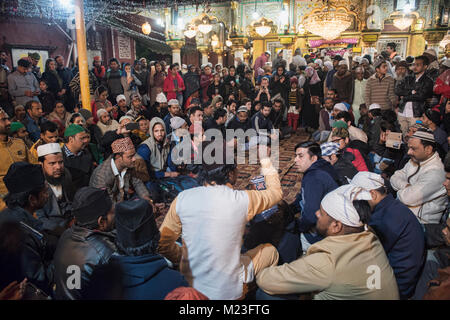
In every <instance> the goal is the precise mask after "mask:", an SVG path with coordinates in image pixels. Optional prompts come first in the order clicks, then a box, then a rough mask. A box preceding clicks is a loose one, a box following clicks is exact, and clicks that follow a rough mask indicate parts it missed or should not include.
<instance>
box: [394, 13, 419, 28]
mask: <svg viewBox="0 0 450 320" xmlns="http://www.w3.org/2000/svg"><path fill="white" fill-rule="evenodd" d="M413 21H414V18H412V17H411V16H407V15H405V14H403V15H402V16H401V17H400V18H396V19H394V26H395V27H396V28H397V29H400V30H405V29H407V28H409V27H410V26H411V24H412V23H413Z"/></svg>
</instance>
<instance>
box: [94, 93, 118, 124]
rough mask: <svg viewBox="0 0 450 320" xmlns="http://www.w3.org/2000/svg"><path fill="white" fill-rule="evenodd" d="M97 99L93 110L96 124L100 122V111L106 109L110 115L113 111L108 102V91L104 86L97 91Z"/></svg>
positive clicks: (95, 94) (95, 95)
mask: <svg viewBox="0 0 450 320" xmlns="http://www.w3.org/2000/svg"><path fill="white" fill-rule="evenodd" d="M94 97H95V99H94V100H93V101H92V104H91V110H92V115H93V116H94V123H97V122H98V117H97V111H98V110H100V109H105V110H106V111H107V112H108V113H109V112H111V111H112V109H113V105H112V103H111V102H110V101H109V100H108V89H106V88H105V87H104V86H100V87H98V88H97V89H95V93H94Z"/></svg>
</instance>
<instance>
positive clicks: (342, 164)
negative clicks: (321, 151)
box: [333, 151, 358, 186]
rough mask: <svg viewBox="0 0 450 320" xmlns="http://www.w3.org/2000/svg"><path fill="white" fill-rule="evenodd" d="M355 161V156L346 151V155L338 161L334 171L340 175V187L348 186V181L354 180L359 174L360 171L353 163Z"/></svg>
mask: <svg viewBox="0 0 450 320" xmlns="http://www.w3.org/2000/svg"><path fill="white" fill-rule="evenodd" d="M354 160H355V156H354V155H353V154H351V153H350V152H346V151H344V153H343V154H342V155H341V156H340V157H339V158H338V161H336V163H335V164H334V165H333V168H334V171H336V173H337V175H338V183H339V185H341V186H342V185H344V184H348V180H347V179H353V177H354V176H355V175H356V174H357V173H358V170H357V169H356V168H355V166H354V165H353V163H352V161H354Z"/></svg>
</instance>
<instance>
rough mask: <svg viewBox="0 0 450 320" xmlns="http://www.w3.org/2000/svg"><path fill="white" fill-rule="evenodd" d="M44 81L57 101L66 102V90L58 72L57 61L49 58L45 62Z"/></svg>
mask: <svg viewBox="0 0 450 320" xmlns="http://www.w3.org/2000/svg"><path fill="white" fill-rule="evenodd" d="M42 80H45V82H46V83H47V86H48V90H49V91H50V92H52V93H53V95H54V96H55V99H57V100H62V101H65V98H66V89H64V81H63V79H62V78H61V77H60V76H59V74H58V71H56V61H55V59H53V58H49V59H47V61H46V62H45V72H44V73H43V74H42Z"/></svg>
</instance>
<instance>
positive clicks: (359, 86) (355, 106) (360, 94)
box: [352, 67, 367, 123]
mask: <svg viewBox="0 0 450 320" xmlns="http://www.w3.org/2000/svg"><path fill="white" fill-rule="evenodd" d="M355 77H356V79H355V82H354V87H353V100H352V101H353V102H352V110H353V117H354V118H355V123H358V121H359V118H360V117H361V115H360V114H359V107H360V106H361V105H362V104H364V103H365V100H364V99H365V96H364V95H365V92H366V84H367V79H364V70H363V68H362V67H357V68H356V69H355Z"/></svg>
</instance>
